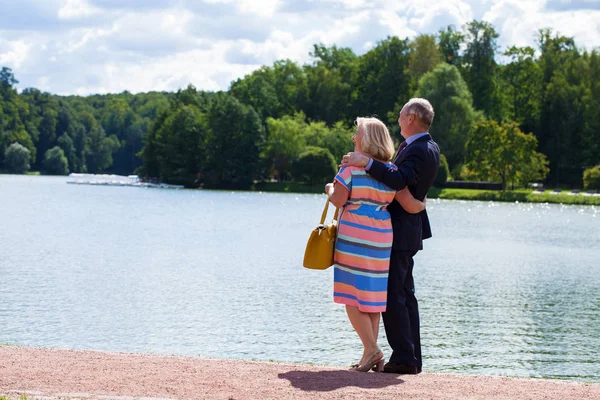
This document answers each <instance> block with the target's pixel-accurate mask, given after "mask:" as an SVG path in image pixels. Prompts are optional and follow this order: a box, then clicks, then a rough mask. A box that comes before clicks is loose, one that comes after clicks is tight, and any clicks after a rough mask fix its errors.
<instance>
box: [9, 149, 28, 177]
mask: <svg viewBox="0 0 600 400" xmlns="http://www.w3.org/2000/svg"><path fill="white" fill-rule="evenodd" d="M4 166H5V168H6V170H7V171H8V172H9V173H11V174H24V173H26V172H27V171H29V150H28V149H27V148H26V147H25V146H22V145H21V144H19V143H13V144H11V145H10V146H8V148H7V149H6V152H5V153H4Z"/></svg>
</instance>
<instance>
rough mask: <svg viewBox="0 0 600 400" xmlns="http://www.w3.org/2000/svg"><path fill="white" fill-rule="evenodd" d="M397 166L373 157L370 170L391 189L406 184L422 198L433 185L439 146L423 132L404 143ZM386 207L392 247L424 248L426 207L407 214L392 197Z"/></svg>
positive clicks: (401, 249)
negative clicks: (393, 166) (413, 139)
mask: <svg viewBox="0 0 600 400" xmlns="http://www.w3.org/2000/svg"><path fill="white" fill-rule="evenodd" d="M394 164H396V166H398V169H397V170H394V169H392V168H388V167H386V166H385V164H383V163H381V162H379V161H375V160H373V164H372V165H371V168H369V171H368V172H369V174H370V175H371V176H372V177H373V178H375V179H377V180H378V181H380V182H383V183H385V184H386V185H387V186H389V187H391V188H392V189H394V190H401V189H404V188H405V187H406V186H408V189H409V190H410V192H411V193H412V195H413V196H414V197H415V198H416V199H419V200H421V201H422V200H423V199H424V198H425V196H426V195H427V191H428V190H429V188H430V187H431V186H432V185H433V181H434V180H435V177H436V176H437V172H438V169H439V166H440V148H439V147H438V145H437V143H435V142H434V141H433V139H431V136H430V135H429V134H428V135H425V136H423V137H420V138H419V139H417V140H415V141H414V142H413V143H411V144H410V145H408V146H406V148H405V149H404V150H402V151H401V152H400V154H399V155H398V157H397V158H396V159H395V160H394ZM388 210H389V212H390V215H391V217H392V226H393V229H394V243H393V245H392V248H393V249H394V250H398V251H415V252H416V251H418V250H421V249H422V248H423V240H424V239H428V238H430V237H431V227H430V225H429V218H428V217H427V210H423V211H422V212H420V213H418V214H409V213H408V212H406V211H405V210H404V209H403V208H402V206H401V205H400V204H399V203H398V202H397V201H396V200H394V201H393V202H392V203H391V204H390V205H389V206H388Z"/></svg>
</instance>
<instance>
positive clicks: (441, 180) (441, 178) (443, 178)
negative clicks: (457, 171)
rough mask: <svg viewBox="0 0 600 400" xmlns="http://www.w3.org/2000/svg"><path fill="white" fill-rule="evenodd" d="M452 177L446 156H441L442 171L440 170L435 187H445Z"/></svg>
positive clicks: (434, 183)
mask: <svg viewBox="0 0 600 400" xmlns="http://www.w3.org/2000/svg"><path fill="white" fill-rule="evenodd" d="M449 177H450V168H449V167H448V160H446V156H445V155H443V154H440V169H439V170H438V173H437V176H436V177H435V181H434V182H433V185H434V186H436V187H444V185H445V184H446V182H447V181H448V178H449Z"/></svg>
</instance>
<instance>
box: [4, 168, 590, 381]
mask: <svg viewBox="0 0 600 400" xmlns="http://www.w3.org/2000/svg"><path fill="white" fill-rule="evenodd" d="M66 180H67V179H66V178H62V177H60V178H58V177H36V176H8V175H0V209H1V210H2V213H3V215H2V217H1V219H0V221H1V224H0V343H9V344H18V345H27V346H40V347H58V348H78V349H97V350H110V351H130V352H140V353H168V354H180V355H192V356H202V357H217V358H243V359H257V360H279V361H289V362H313V363H319V364H331V365H340V366H344V367H345V366H348V365H349V364H351V363H352V362H355V361H357V360H358V359H359V357H360V354H361V351H362V347H361V345H360V342H359V339H358V337H357V336H356V334H355V333H354V331H353V330H352V328H351V326H350V323H349V322H348V320H347V317H346V315H345V311H344V308H343V306H340V305H337V304H334V303H333V302H332V277H333V271H332V269H329V270H327V271H311V270H307V269H304V268H302V266H301V262H302V256H303V252H304V246H305V243H306V240H307V238H308V235H309V231H310V230H311V229H312V228H313V227H314V225H315V224H316V223H317V222H318V219H319V217H320V214H321V211H322V207H323V205H324V201H325V197H324V195H304V194H274V193H256V192H229V191H203V190H166V189H144V188H133V187H106V186H104V187H97V186H84V185H68V184H66ZM427 208H428V210H429V213H430V219H431V221H432V228H433V234H434V237H433V238H432V239H430V240H427V241H426V242H425V249H424V250H423V251H422V252H420V253H419V254H418V255H417V256H416V258H415V280H416V286H417V297H418V299H419V301H420V307H421V319H422V341H423V353H424V370H425V371H426V372H456V373H469V374H485V375H509V376H519V377H547V378H561V379H576V380H581V381H590V382H600V362H599V360H600V318H599V313H600V229H599V228H600V209H599V208H598V207H593V206H561V205H548V204H512V203H511V204H508V203H487V202H462V201H443V200H431V199H430V200H428V202H427ZM330 215H331V211H330ZM381 333H382V337H380V344H381V345H382V348H383V350H384V352H385V353H386V354H390V349H389V347H388V346H387V343H386V340H385V332H384V330H383V329H381Z"/></svg>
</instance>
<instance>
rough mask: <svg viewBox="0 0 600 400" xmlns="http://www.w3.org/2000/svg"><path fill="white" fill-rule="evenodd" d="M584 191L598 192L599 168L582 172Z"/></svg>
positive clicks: (599, 181) (599, 187)
mask: <svg viewBox="0 0 600 400" xmlns="http://www.w3.org/2000/svg"><path fill="white" fill-rule="evenodd" d="M583 187H584V189H594V190H600V166H596V167H593V168H588V169H586V170H585V171H583Z"/></svg>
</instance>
